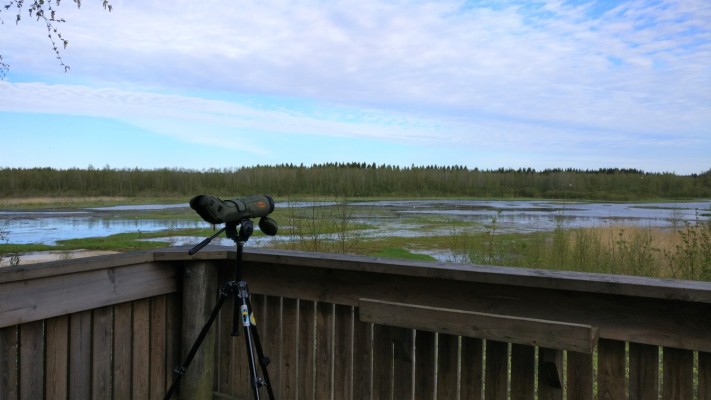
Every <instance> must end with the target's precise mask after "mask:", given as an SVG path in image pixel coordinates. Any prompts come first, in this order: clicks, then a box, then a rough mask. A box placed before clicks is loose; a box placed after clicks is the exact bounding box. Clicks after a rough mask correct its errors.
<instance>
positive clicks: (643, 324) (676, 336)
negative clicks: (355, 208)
mask: <svg viewBox="0 0 711 400" xmlns="http://www.w3.org/2000/svg"><path fill="white" fill-rule="evenodd" d="M326 260H327V261H328V260H330V259H329V258H328V257H326ZM304 261H305V260H304ZM319 262H320V261H319ZM354 268H355V267H354ZM249 274H250V278H249V279H250V284H251V285H252V288H253V289H254V290H255V291H256V292H259V293H265V294H271V295H282V294H283V295H285V296H288V297H292V298H303V299H309V300H315V301H323V302H332V303H335V304H345V305H354V306H357V305H358V303H359V300H360V299H362V298H370V299H378V300H381V301H388V302H394V303H403V304H426V305H427V306H431V307H435V308H445V309H454V310H464V311H471V312H485V313H489V314H497V315H508V316H512V317H520V318H530V319H540V320H547V321H559V322H564V323H570V324H579V325H588V326H593V327H597V328H598V329H599V336H600V337H604V338H607V339H614V340H621V341H633V342H638V343H643V344H652V345H665V346H670V347H675V348H685V349H692V350H702V351H711V341H709V340H708V337H711V321H709V320H708V318H705V317H704V316H705V315H708V314H709V312H710V310H711V306H709V304H706V303H694V302H687V301H683V300H665V299H661V298H656V297H653V298H649V297H630V296H619V295H614V294H608V293H603V294H601V293H592V292H589V291H572V290H568V291H566V290H556V289H550V288H536V287H530V286H515V285H514V284H513V281H512V282H511V284H510V285H506V284H483V283H480V282H467V281H455V280H445V279H425V278H422V277H415V276H408V275H396V274H395V271H393V273H392V274H389V273H379V274H375V273H369V272H363V271H361V270H352V271H348V270H337V269H326V268H325V267H323V268H316V267H294V266H285V265H276V264H255V265H251V267H250V268H249ZM423 288H427V289H426V290H423ZM649 290H654V289H653V288H649ZM655 296H656V295H655ZM629 315H634V318H629V317H628V316H629ZM681 332H683V335H682V334H681Z"/></svg>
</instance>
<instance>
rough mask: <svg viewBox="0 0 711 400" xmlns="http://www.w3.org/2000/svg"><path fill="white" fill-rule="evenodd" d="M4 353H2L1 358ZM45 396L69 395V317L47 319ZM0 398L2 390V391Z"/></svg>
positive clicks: (52, 399)
mask: <svg viewBox="0 0 711 400" xmlns="http://www.w3.org/2000/svg"><path fill="white" fill-rule="evenodd" d="M1 357H2V354H0V358H1ZM46 362H47V364H46V373H47V376H46V382H47V388H46V390H45V396H46V399H47V400H60V399H61V400H66V399H67V398H68V397H67V396H68V388H67V379H68V376H67V370H68V368H69V317H68V316H66V315H63V316H61V317H55V318H50V319H48V320H47V360H46ZM0 398H4V397H3V396H2V392H0Z"/></svg>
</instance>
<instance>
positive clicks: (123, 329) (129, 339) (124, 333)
mask: <svg viewBox="0 0 711 400" xmlns="http://www.w3.org/2000/svg"><path fill="white" fill-rule="evenodd" d="M132 349H133V304H132V303H131V302H126V303H121V304H117V305H116V306H114V344H113V354H114V360H113V361H114V363H113V381H114V382H113V397H114V399H130V398H131V376H132V373H131V368H132V365H133V358H132V354H131V350H132Z"/></svg>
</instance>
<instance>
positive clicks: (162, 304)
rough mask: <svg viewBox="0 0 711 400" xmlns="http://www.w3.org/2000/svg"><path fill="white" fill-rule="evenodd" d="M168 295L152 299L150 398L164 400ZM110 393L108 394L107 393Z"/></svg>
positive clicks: (165, 388)
mask: <svg viewBox="0 0 711 400" xmlns="http://www.w3.org/2000/svg"><path fill="white" fill-rule="evenodd" d="M166 323H167V321H166V295H161V296H157V297H154V298H152V299H151V303H150V329H151V336H150V382H149V383H150V398H151V399H162V398H163V397H164V396H165V393H166V390H167V389H168V388H167V387H166V386H165V376H166V364H165V360H166V355H167V353H168V349H167V347H166V336H167V332H166ZM106 393H108V392H106Z"/></svg>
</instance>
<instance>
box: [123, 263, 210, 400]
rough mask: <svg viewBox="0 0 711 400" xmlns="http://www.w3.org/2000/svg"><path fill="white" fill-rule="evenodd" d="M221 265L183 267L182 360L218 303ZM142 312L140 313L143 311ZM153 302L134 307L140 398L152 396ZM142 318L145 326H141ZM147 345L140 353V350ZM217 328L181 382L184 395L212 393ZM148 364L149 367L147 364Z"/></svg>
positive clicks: (136, 383) (136, 390)
mask: <svg viewBox="0 0 711 400" xmlns="http://www.w3.org/2000/svg"><path fill="white" fill-rule="evenodd" d="M217 281H218V273H217V266H216V265H214V264H209V263H204V262H191V263H188V264H187V265H186V266H185V268H184V270H183V287H182V300H183V307H182V316H181V329H180V330H181V335H182V336H181V339H182V340H181V362H182V361H184V360H185V358H186V357H187V355H188V353H189V352H190V350H191V348H192V347H193V345H194V344H195V343H197V342H196V340H197V339H198V338H199V336H200V332H201V331H202V329H203V328H204V327H205V326H206V322H207V321H208V319H209V317H210V315H211V313H212V311H213V309H214V307H215V304H216V303H217V293H218V290H217ZM139 313H140V314H139ZM148 316H149V305H148V303H146V304H143V303H142V301H137V302H136V305H135V306H134V332H135V334H134V338H133V340H134V360H133V361H134V366H139V367H142V369H143V372H142V373H143V374H144V375H143V376H142V377H140V376H136V371H135V370H134V379H133V392H134V393H136V394H138V395H137V396H138V397H141V398H146V397H148V394H149V393H148V389H149V388H148V379H147V377H148V371H149V370H148V368H147V363H148V361H149V359H148V354H149V353H148V345H149V344H150V342H149V337H150V336H149V328H150V325H149V321H148ZM137 320H140V321H141V324H145V326H143V327H140V326H139V325H140V324H138V323H137V322H136V321H137ZM138 348H145V352H144V353H142V354H137V353H136V351H135V350H136V349H138ZM214 356H215V329H212V327H211V328H210V329H209V330H208V331H207V334H206V336H205V337H204V340H203V341H202V343H201V344H200V347H199V348H198V350H197V352H196V353H195V357H194V358H193V359H192V361H191V363H190V365H189V366H188V368H187V371H186V373H185V374H184V375H183V377H182V379H181V381H180V395H181V397H184V398H207V397H209V396H211V395H212V392H213V384H214V367H215V361H214ZM144 364H145V366H144Z"/></svg>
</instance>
